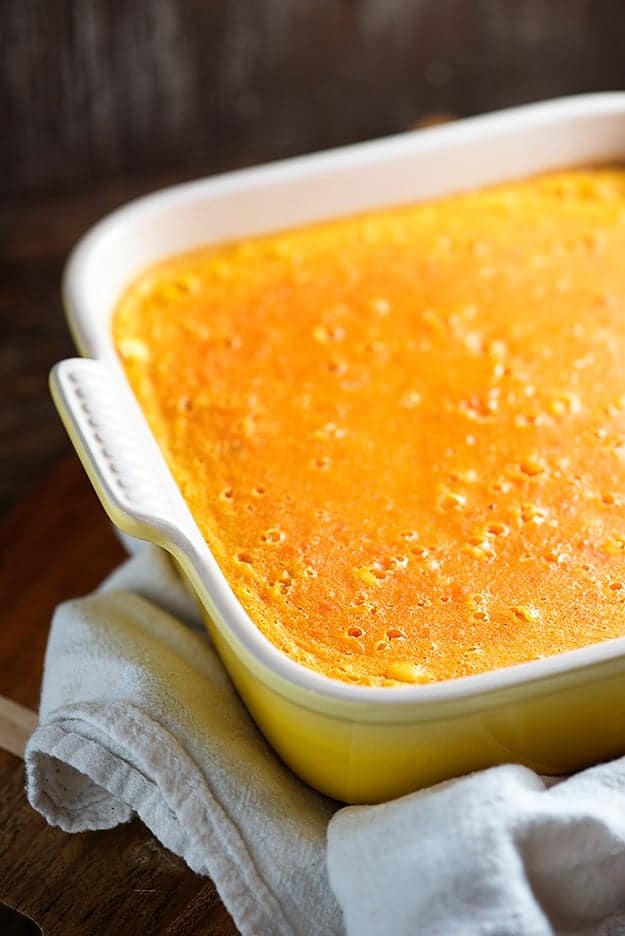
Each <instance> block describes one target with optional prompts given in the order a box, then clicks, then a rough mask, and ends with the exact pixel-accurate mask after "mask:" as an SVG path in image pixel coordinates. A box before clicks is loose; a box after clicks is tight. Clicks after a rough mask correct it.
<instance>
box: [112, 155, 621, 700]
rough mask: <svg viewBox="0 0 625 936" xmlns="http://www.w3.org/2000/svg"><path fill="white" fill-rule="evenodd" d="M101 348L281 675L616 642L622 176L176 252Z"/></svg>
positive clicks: (457, 670)
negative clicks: (286, 668) (115, 360)
mask: <svg viewBox="0 0 625 936" xmlns="http://www.w3.org/2000/svg"><path fill="white" fill-rule="evenodd" d="M113 330H114V339H115V344H116V348H117V350H118V353H119V354H120V356H121V358H122V360H123V364H124V367H125V370H126V373H127V375H128V378H129V380H130V383H131V385H132V387H133V389H134V391H135V393H136V395H137V397H138V400H139V402H140V404H141V406H142V408H143V411H144V413H145V415H146V417H147V419H148V422H149V424H150V426H151V428H152V430H153V432H154V434H155V436H156V439H157V440H158V442H159V444H160V446H161V448H162V450H163V452H164V455H165V458H166V459H167V462H168V464H169V466H170V468H171V470H172V472H173V475H174V477H175V478H176V480H177V482H178V484H179V485H180V488H181V490H182V492H183V495H184V497H185V498H186V500H187V502H188V504H189V507H190V509H191V511H192V513H193V515H194V517H195V519H196V521H197V523H198V525H199V527H200V529H201V531H202V534H203V535H204V536H205V538H206V540H207V542H208V544H209V546H210V548H211V550H212V552H213V554H214V556H215V558H216V560H217V562H218V563H219V565H220V567H221V568H222V570H223V572H224V574H225V576H226V578H227V579H228V581H229V582H230V584H231V586H232V588H233V589H234V591H235V593H236V594H237V596H238V598H239V599H240V601H241V603H242V604H243V606H244V607H245V609H246V610H247V612H248V613H249V615H250V617H251V618H252V620H253V621H254V622H255V623H256V625H257V626H258V627H259V628H260V630H261V631H262V632H263V633H264V634H265V635H266V636H267V637H268V638H269V639H270V640H271V641H272V642H273V643H274V644H276V645H277V646H278V647H280V648H281V649H282V650H283V651H284V652H285V653H287V654H288V655H289V656H290V657H292V658H293V659H295V660H298V661H299V662H301V663H303V664H305V665H306V666H308V667H311V668H313V669H315V670H317V671H319V672H321V673H324V674H326V675H328V676H331V677H334V678H336V679H340V680H344V681H347V682H352V683H360V684H368V685H383V686H397V685H405V684H414V683H427V682H431V681H434V680H441V679H447V678H450V677H456V676H462V675H468V674H472V673H478V672H482V671H486V670H492V669H495V668H497V667H501V666H508V665H510V664H514V663H520V662H524V661H528V660H535V659H538V658H541V657H544V656H547V655H551V654H556V653H560V652H562V651H565V650H571V649H573V648H576V647H581V646H584V645H587V644H590V643H594V642H597V641H602V640H606V639H609V638H612V637H618V636H621V635H623V634H625V170H621V169H619V168H616V169H590V170H575V171H567V172H558V173H553V174H549V175H545V176H541V177H537V178H534V179H529V180H527V181H521V182H515V183H512V184H506V185H503V186H498V187H496V188H491V189H485V190H482V191H476V192H471V193H468V194H461V195H455V196H452V197H449V198H446V199H444V200H441V201H436V202H428V203H423V204H418V205H411V206H408V207H401V208H398V209H391V210H387V211H383V212H376V213H374V214H369V215H363V216H360V217H353V218H346V219H340V220H335V221H331V222H328V223H324V224H321V225H315V226H311V227H308V228H304V229H299V230H293V231H287V232H284V233H279V234H276V235H272V236H268V237H262V238H251V239H248V240H244V241H240V242H238V243H233V244H229V245H223V246H219V247H207V248H205V249H202V250H198V251H195V252H193V253H189V254H186V255H184V256H178V257H173V258H171V259H170V260H168V261H166V262H164V263H162V264H160V265H158V266H156V267H154V268H152V269H149V270H147V271H146V272H145V273H144V274H143V275H142V276H140V277H139V279H137V280H136V281H135V282H134V283H133V284H132V285H131V287H130V288H129V289H128V291H127V292H126V294H125V295H124V296H123V297H122V299H121V301H120V303H119V305H118V307H117V309H116V312H115V316H114V321H113Z"/></svg>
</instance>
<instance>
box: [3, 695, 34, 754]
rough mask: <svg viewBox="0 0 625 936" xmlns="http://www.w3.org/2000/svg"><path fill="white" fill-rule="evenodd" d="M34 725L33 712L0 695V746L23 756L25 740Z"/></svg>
mask: <svg viewBox="0 0 625 936" xmlns="http://www.w3.org/2000/svg"><path fill="white" fill-rule="evenodd" d="M36 727H37V715H36V713H35V712H33V711H31V710H30V709H27V708H24V706H23V705H19V704H18V703H17V702H12V701H11V699H7V698H5V696H0V748H3V749H4V750H5V751H9V752H10V753H11V754H16V755H17V757H23V756H24V748H25V747H26V742H27V741H28V739H29V738H30V736H31V734H32V733H33V731H34V730H35V728H36Z"/></svg>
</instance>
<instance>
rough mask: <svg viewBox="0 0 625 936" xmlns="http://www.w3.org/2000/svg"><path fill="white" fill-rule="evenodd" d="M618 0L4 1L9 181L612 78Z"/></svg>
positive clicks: (5, 172)
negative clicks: (324, 0)
mask: <svg viewBox="0 0 625 936" xmlns="http://www.w3.org/2000/svg"><path fill="white" fill-rule="evenodd" d="M624 7H625V4H623V2H622V0H326V2H323V0H321V2H320V0H210V2H206V0H141V2H138V3H128V2H127V0H88V2H85V0H55V2H54V3H50V2H49V0H3V2H2V4H0V17H1V21H2V22H1V27H2V28H1V31H0V74H1V76H2V81H1V84H2V88H3V91H2V98H0V108H1V112H2V115H3V140H4V142H3V146H2V147H1V148H0V180H1V183H0V184H2V186H3V187H4V188H5V190H6V191H8V192H10V193H16V192H20V193H21V192H28V191H36V190H40V189H42V188H49V187H57V188H63V189H74V188H75V187H76V185H85V184H93V183H97V182H100V181H102V180H104V179H107V178H110V177H111V176H120V175H121V176H126V175H128V174H132V175H138V174H144V173H153V172H162V171H163V170H179V169H181V168H188V169H191V170H194V171H200V172H201V171H211V170H212V169H214V167H216V166H221V165H226V164H228V165H232V164H238V163H240V162H250V161H258V160H267V159H273V158H276V157H281V156H286V155H290V154H293V153H301V152H304V151H309V150H314V149H320V148H323V147H328V146H336V145H338V144H342V143H347V142H349V141H352V140H360V139H364V138H368V137H373V136H377V135H380V134H385V133H391V132H393V131H395V130H400V129H404V128H405V127H407V126H408V125H409V124H410V123H411V122H413V121H415V120H417V119H418V118H419V117H420V116H422V115H423V114H425V113H428V112H431V111H450V112H452V113H455V114H460V115H463V114H472V113H476V112H479V111H485V110H491V109H493V108H497V107H503V106H507V105H510V104H516V103H519V102H522V101H530V100H535V99H538V98H541V97H546V96H555V95H559V94H569V93H572V92H577V91H590V90H597V89H601V88H616V87H622V85H623V79H624V77H625V54H624V53H625V9H624Z"/></svg>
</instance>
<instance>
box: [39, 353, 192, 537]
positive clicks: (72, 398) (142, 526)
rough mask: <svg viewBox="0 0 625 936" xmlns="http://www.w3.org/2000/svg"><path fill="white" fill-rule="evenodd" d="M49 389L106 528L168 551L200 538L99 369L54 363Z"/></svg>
mask: <svg viewBox="0 0 625 936" xmlns="http://www.w3.org/2000/svg"><path fill="white" fill-rule="evenodd" d="M50 390H51V393H52V398H53V400H54V403H55V405H56V408H57V410H58V411H59V415H60V416H61V419H62V421H63V424H64V425H65V428H66V430H67V433H68V435H69V437H70V439H71V441H72V442H73V444H74V448H75V449H76V452H77V453H78V456H79V458H80V460H81V462H82V463H83V466H84V468H85V470H86V472H87V474H88V475H89V478H90V480H91V483H92V484H93V486H94V488H95V490H96V493H97V494H98V496H99V498H100V500H101V502H102V505H103V507H104V509H105V510H106V512H107V514H108V515H109V517H110V518H111V520H112V521H113V523H114V524H115V525H116V526H117V527H119V529H120V530H123V532H124V533H128V534H129V535H130V536H136V537H139V538H140V539H147V540H150V541H151V542H154V543H157V544H158V545H160V546H164V547H165V548H166V549H168V550H169V551H171V552H174V553H177V552H183V553H184V552H186V553H187V554H188V553H189V552H190V551H191V549H192V547H193V544H194V543H195V542H197V537H199V536H200V534H199V531H198V530H197V527H196V526H195V523H194V521H193V519H192V517H191V514H190V512H189V509H188V507H187V505H186V504H185V502H184V500H183V498H182V495H181V494H180V491H179V489H178V487H177V485H176V483H175V481H174V479H173V478H172V476H171V474H170V472H169V469H168V468H167V465H166V464H165V461H164V459H163V456H162V454H161V451H160V449H159V448H158V446H157V444H156V442H155V440H154V438H153V436H152V434H151V433H150V431H149V429H148V427H147V425H146V423H145V420H144V418H143V416H142V414H141V412H140V410H139V408H138V405H137V403H136V401H135V400H134V398H133V397H132V396H131V394H130V393H129V392H128V388H127V387H125V386H124V385H122V383H121V379H120V378H119V377H117V376H116V375H115V373H113V372H112V371H111V369H110V368H108V367H107V366H106V365H105V364H103V363H102V362H100V361H94V360H89V359H84V358H71V359H69V360H66V361H61V362H60V363H59V364H56V365H55V366H54V367H53V369H52V371H51V374H50Z"/></svg>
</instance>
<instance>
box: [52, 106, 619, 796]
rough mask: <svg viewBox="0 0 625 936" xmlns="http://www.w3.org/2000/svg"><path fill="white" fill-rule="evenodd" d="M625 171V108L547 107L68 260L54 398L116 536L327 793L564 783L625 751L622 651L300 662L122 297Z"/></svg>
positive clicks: (157, 206)
mask: <svg viewBox="0 0 625 936" xmlns="http://www.w3.org/2000/svg"><path fill="white" fill-rule="evenodd" d="M623 159H625V93H623V94H620V93H611V94H601V95H588V96H581V97H576V98H568V99H563V100H558V101H551V102H546V103H542V104H536V105H531V106H528V107H522V108H517V109H513V110H509V111H504V112H501V113H498V114H492V115H488V116H485V117H479V118H474V119H471V120H466V121H460V122H458V123H455V124H451V125H448V126H444V127H438V128H434V129H431V130H426V131H421V132H419V133H408V134H402V135H399V136H396V137H392V138H388V139H385V140H381V141H376V142H372V143H366V144H359V145H357V146H352V147H347V148H344V149H341V150H336V151H334V152H330V153H325V154H320V155H315V156H309V157H303V158H299V159H295V160H290V161H286V162H283V163H279V164H276V165H273V166H267V167H262V168H258V169H250V170H244V171H242V172H236V173H231V174H228V175H224V176H221V177H216V178H213V179H207V180H202V181H199V182H193V183H190V184H186V185H181V186H176V187H174V188H171V189H168V190H165V191H163V192H160V193H157V194H155V195H151V196H148V197H145V198H142V199H140V200H138V201H136V202H134V203H132V204H130V205H128V206H127V207H125V208H122V209H120V210H118V211H116V212H115V213H114V214H112V215H111V216H109V217H108V218H107V219H105V220H104V221H102V222H100V224H98V225H97V226H96V227H95V228H93V229H92V231H91V232H90V233H88V234H87V235H86V236H85V237H84V238H83V240H82V241H81V242H80V243H79V245H78V246H77V247H76V248H75V250H74V252H73V253H72V255H71V257H70V259H69V261H68V264H67V267H66V271H65V278H64V297H65V304H66V309H67V315H68V320H69V324H70V327H71V330H72V332H73V335H74V338H75V340H76V343H77V346H78V348H79V350H80V352H81V353H82V354H83V355H84V356H85V358H87V359H72V360H68V361H63V362H61V363H60V364H58V365H57V366H56V367H55V368H54V369H53V372H52V375H51V388H52V393H53V397H54V399H55V402H56V405H57V407H58V410H59V412H60V414H61V417H62V419H63V421H64V423H65V426H66V428H67V430H68V433H69V435H70V437H71V439H72V441H73V443H74V445H75V447H76V450H77V452H78V454H79V456H80V458H81V460H82V462H83V464H84V466H85V468H86V470H87V472H88V474H89V476H90V478H91V480H92V482H93V484H94V487H95V489H96V491H97V493H98V495H99V496H100V499H101V501H102V503H103V505H104V507H105V509H106V510H107V512H108V514H109V516H110V517H111V519H112V520H113V522H114V523H115V524H117V526H119V527H120V528H121V529H122V530H124V531H126V532H127V533H130V534H132V535H134V536H138V537H141V538H144V539H147V540H150V541H152V542H154V543H157V544H158V545H160V546H162V547H164V548H165V549H167V550H168V551H169V552H170V553H171V554H172V556H173V557H174V559H175V561H176V562H177V564H178V566H179V567H180V570H181V572H182V574H183V575H184V576H185V577H186V579H187V580H188V582H189V584H190V587H191V588H192V589H193V591H194V592H195V593H196V595H197V597H198V599H199V601H200V603H201V605H202V607H203V609H204V611H205V614H206V621H207V626H208V629H209V631H210V633H211V636H212V638H213V640H214V643H215V645H216V647H217V649H218V652H219V654H220V655H221V657H222V659H223V661H224V664H225V666H226V667H227V669H228V671H229V673H230V675H231V677H232V679H233V681H234V683H235V685H236V686H237V689H238V691H239V693H240V694H241V696H242V698H243V699H244V701H245V703H246V704H247V706H248V708H249V711H250V712H251V714H252V716H253V718H254V719H255V721H256V723H257V724H258V726H259V727H260V729H261V730H262V732H263V733H264V734H265V736H266V738H267V739H268V740H269V742H270V743H271V744H272V745H273V747H274V748H275V749H276V751H277V752H278V753H279V754H280V755H281V757H282V758H283V759H284V760H285V761H286V763H287V764H288V765H289V766H290V767H291V768H292V769H293V770H294V771H295V772H296V773H298V774H299V775H300V776H301V777H302V778H303V779H305V780H306V781H307V782H309V783H310V784H311V785H312V786H314V787H316V788H317V789H319V790H321V791H322V792H324V793H326V794H328V795H330V796H333V797H335V798H337V799H339V800H343V801H347V802H373V801H379V800H383V799H386V798H389V797H393V796H398V795H401V794H403V793H406V792H408V791H411V790H414V789H416V788H418V787H421V786H426V785H429V784H431V783H434V782H436V781H439V780H443V779H446V778H448V777H452V776H455V775H458V774H461V773H465V772H468V771H471V770H474V769H478V768H481V767H486V766H489V765H493V764H498V763H502V762H509V761H514V762H518V763H524V764H527V765H529V766H531V767H533V768H535V769H536V770H539V771H540V772H542V773H548V774H555V773H562V772H565V771H569V770H571V769H574V768H576V767H580V766H582V765H585V764H588V763H592V762H594V761H598V760H601V759H606V758H609V757H612V756H615V755H617V754H619V753H622V752H624V751H625V692H623V691H622V688H621V687H622V685H623V682H624V679H625V638H619V639H617V640H612V641H608V642H605V643H601V644H595V645H593V646H589V647H586V648H583V649H581V650H575V651H571V652H569V653H565V654H561V655H559V656H555V657H551V658H548V659H543V660H539V661H536V662H532V663H525V664H521V665H518V666H514V667H510V668H507V669H500V670H496V671H493V672H489V673H484V674H479V675H475V676H468V677H463V678H459V679H454V680H449V681H446V682H440V683H436V684H430V685H425V686H406V687H405V688H404V687H401V688H379V687H366V686H354V685H348V684H344V683H340V682H336V681H334V680H331V679H329V678H327V677H325V676H323V675H321V674H319V673H316V672H313V671H312V670H309V669H307V668H305V667H303V666H301V665H300V664H298V663H296V662H294V661H293V660H291V659H290V658H288V657H287V656H286V655H285V654H283V653H282V652H281V651H280V650H279V649H277V648H276V647H275V646H274V645H273V644H271V643H270V642H269V641H268V640H267V639H266V638H265V637H264V636H263V635H262V634H261V632H260V631H259V630H258V629H257V628H256V627H255V625H254V624H253V622H252V621H251V620H250V619H249V617H248V616H247V614H246V613H245V611H244V610H243V608H242V607H241V605H240V604H239V602H238V600H237V599H236V598H235V596H234V594H233V592H232V591H231V589H230V587H229V585H228V584H227V582H226V581H225V579H224V577H223V575H222V573H221V571H220V569H219V568H218V566H217V564H216V562H215V560H214V558H213V557H212V555H211V554H210V551H209V549H208V546H207V545H206V543H205V541H204V540H203V538H202V537H201V535H200V533H199V530H198V528H197V526H196V524H195V521H194V520H193V517H192V516H191V514H190V512H189V510H188V508H187V506H186V504H185V502H184V500H183V498H182V496H181V494H180V492H179V490H178V488H177V486H176V484H175V482H174V480H173V478H172V476H171V474H170V472H169V470H168V468H167V466H166V464H165V462H164V460H163V457H162V456H161V454H160V451H159V449H158V446H157V444H156V442H155V440H154V438H153V437H152V435H151V433H150V430H149V429H148V426H147V423H146V422H145V420H144V418H143V415H142V413H141V411H140V409H139V406H138V404H137V402H136V400H135V398H134V396H133V394H132V391H131V390H130V387H129V386H128V383H127V381H126V378H125V375H124V372H123V369H122V367H121V365H120V362H119V360H118V358H117V355H116V353H115V351H114V348H113V345H112V340H111V335H110V317H111V314H112V311H113V309H114V306H115V303H116V300H117V299H118V297H119V295H120V293H121V291H122V290H123V289H124V288H125V286H126V285H127V284H128V282H129V280H130V279H132V278H133V277H134V276H135V275H137V274H138V273H139V272H140V271H141V270H143V269H144V268H145V267H146V266H148V265H149V264H152V263H154V262H156V261H158V260H159V259H162V258H164V257H167V256H169V255H171V254H174V253H177V252H182V251H185V250H189V249H191V248H193V247H196V246H200V245H203V244H208V243H211V242H223V241H226V240H229V239H233V238H237V237H242V236H246V235H252V234H259V233H264V232H268V231H274V230H278V229H280V228H287V227H291V226H294V225H302V224H306V223H309V222H313V221H317V220H321V219H324V218H329V217H335V216H338V215H342V214H353V213H357V212H360V211H365V210H370V209H374V208H376V207H382V206H386V205H390V204H399V203H402V202H409V201H418V200H421V199H425V198H432V197H436V196H439V195H443V194H448V193H451V192H453V191H460V190H463V189H468V188H474V187H477V186H481V185H485V184H491V183H495V182H498V181H503V180H506V179H511V178H516V177H522V176H527V175H529V174H532V173H535V172H539V171H545V170H548V169H551V168H560V167H563V166H570V165H576V164H592V163H600V162H611V161H612V162H613V161H619V160H621V161H622V160H623Z"/></svg>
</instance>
